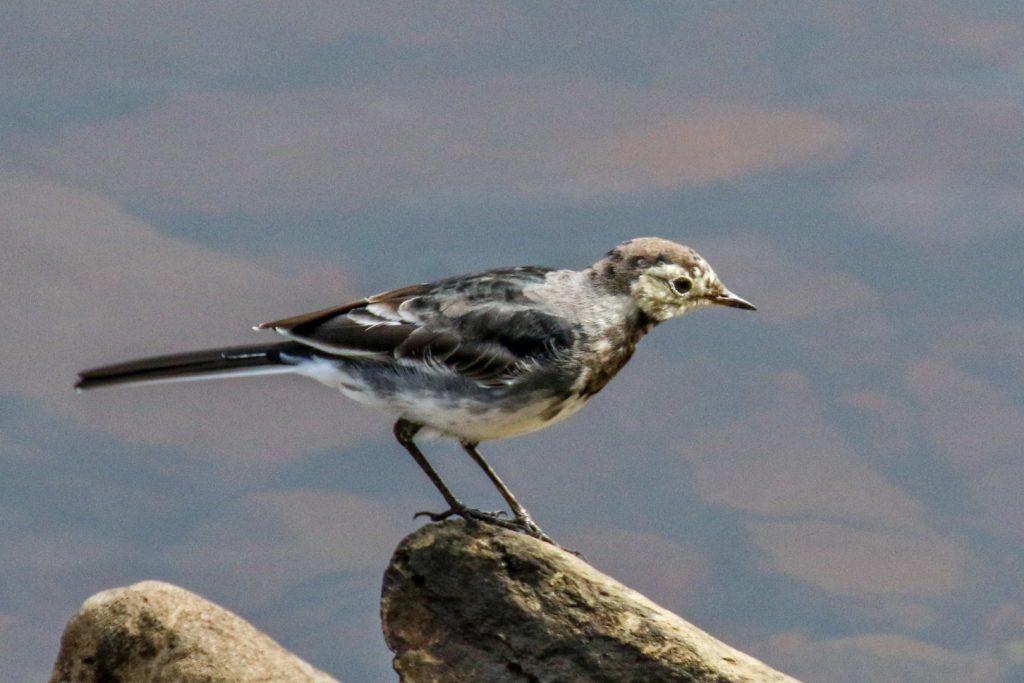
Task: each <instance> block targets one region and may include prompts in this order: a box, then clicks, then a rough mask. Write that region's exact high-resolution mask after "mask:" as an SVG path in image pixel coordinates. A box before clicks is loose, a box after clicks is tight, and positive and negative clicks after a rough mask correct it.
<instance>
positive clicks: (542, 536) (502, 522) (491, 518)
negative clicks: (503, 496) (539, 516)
mask: <svg viewBox="0 0 1024 683" xmlns="http://www.w3.org/2000/svg"><path fill="white" fill-rule="evenodd" d="M456 515H457V516H459V517H462V518H463V519H468V520H470V521H474V522H481V523H483V524H491V525H493V526H498V527H501V528H502V529H508V530H510V531H518V532H519V533H521V534H526V535H527V536H532V537H533V538H536V539H537V540H539V541H544V542H545V543H550V544H551V545H553V546H555V547H556V548H561V549H562V550H566V551H568V552H570V553H572V554H573V555H579V553H578V552H576V551H575V550H570V549H569V548H564V547H562V546H560V545H559V544H558V543H556V542H555V541H553V540H552V539H551V537H550V536H548V535H547V534H546V533H544V530H543V529H541V528H540V527H539V526H538V525H537V523H536V522H534V521H533V518H532V517H530V515H529V514H528V513H525V512H524V513H523V514H520V515H516V516H515V518H513V519H507V517H508V513H506V512H505V511H504V510H497V511H495V512H484V511H483V510H477V509H475V508H471V507H466V506H463V505H460V506H458V507H452V508H449V509H447V510H445V511H444V512H428V511H425V510H424V511H421V512H417V513H416V514H415V515H413V518H416V517H426V518H427V519H429V520H430V521H431V522H443V521H444V520H446V519H448V518H449V517H454V516H456Z"/></svg>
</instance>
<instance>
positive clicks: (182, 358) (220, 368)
mask: <svg viewBox="0 0 1024 683" xmlns="http://www.w3.org/2000/svg"><path fill="white" fill-rule="evenodd" d="M289 351H291V352H294V353H295V355H294V356H289V357H288V358H287V359H286V358H283V356H287V354H288V352H289ZM308 353H309V349H308V348H307V347H303V346H302V345H301V344H296V343H295V342H282V343H278V344H260V345H254V346H232V347H229V348H222V349H206V350H203V351H191V352H189V353H177V354H174V355H170V356H155V357H152V358H140V359H138V360H132V361H128V362H127V363H118V364H117V365H106V366H104V367H101V368H93V369H92V370H86V371H84V372H80V373H78V382H77V383H76V384H75V389H77V390H78V391H85V390H86V389H95V388H97V387H106V386H111V385H115V384H153V383H157V382H184V381H188V380H195V379H213V378H215V377H231V376H244V375H269V374H274V373H280V372H292V371H293V370H294V367H295V362H296V360H297V358H296V356H298V357H301V356H304V355H308Z"/></svg>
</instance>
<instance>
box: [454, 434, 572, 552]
mask: <svg viewBox="0 0 1024 683" xmlns="http://www.w3.org/2000/svg"><path fill="white" fill-rule="evenodd" d="M461 443H462V448H463V449H464V450H465V451H466V452H467V453H469V457H471V458H473V461H474V462H475V463H476V464H477V465H479V466H480V469H482V470H483V471H484V473H485V474H486V475H487V478H488V479H490V480H491V483H492V484H494V488H496V489H498V493H500V494H501V497H502V498H504V499H505V502H506V503H508V506H509V507H510V508H511V509H512V514H513V515H514V516H515V523H516V524H518V525H519V526H520V527H521V529H522V530H523V531H525V532H526V533H528V534H529V535H531V536H534V537H535V538H539V539H540V540H542V541H548V542H549V543H553V541H552V540H551V538H550V537H548V535H547V534H545V533H544V531H543V530H541V528H540V527H539V526H537V523H536V522H534V521H533V518H532V517H531V516H530V513H529V512H528V511H527V510H526V508H524V507H523V506H522V505H521V504H520V503H519V501H518V500H516V497H515V496H513V495H512V492H511V491H510V490H509V488H508V487H507V486H505V482H503V481H502V480H501V477H499V476H498V473H497V472H495V471H494V468H492V467H491V466H490V464H488V462H487V461H486V460H484V456H482V455H480V451H478V450H477V449H476V447H477V444H475V443H470V442H468V441H462V442H461Z"/></svg>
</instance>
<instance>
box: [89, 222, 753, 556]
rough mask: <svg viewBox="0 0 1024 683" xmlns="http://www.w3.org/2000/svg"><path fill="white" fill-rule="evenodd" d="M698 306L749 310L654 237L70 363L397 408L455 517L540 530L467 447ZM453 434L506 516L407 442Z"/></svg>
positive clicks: (576, 394)
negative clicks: (233, 341)
mask: <svg viewBox="0 0 1024 683" xmlns="http://www.w3.org/2000/svg"><path fill="white" fill-rule="evenodd" d="M711 304H719V305H723V306H732V307H734V308H744V309H748V310H755V309H754V306H753V305H752V304H750V303H748V302H747V301H744V300H743V299H741V298H739V297H738V296H736V295H735V294H733V293H732V292H730V291H729V290H728V289H726V288H725V286H724V285H723V284H722V283H721V281H719V279H718V276H717V275H715V272H714V271H713V270H712V269H711V266H710V265H708V263H707V261H705V260H704V259H703V258H701V256H700V255H699V254H697V252H695V251H694V250H693V249H691V248H689V247H685V246H682V245H680V244H676V243H674V242H669V241H667V240H663V239H659V238H655V237H643V238H638V239H634V240H630V241H628V242H624V243H622V244H620V245H619V246H617V247H615V248H614V249H612V250H611V251H610V252H608V254H607V255H606V256H605V257H604V258H602V259H601V260H600V261H598V262H597V263H595V264H594V265H592V266H590V267H589V268H586V269H584V270H580V271H575V270H554V269H551V268H541V267H535V266H521V267H518V268H500V269H496V270H488V271H484V272H482V273H477V274H474V275H463V276H460V277H452V278H448V279H445V280H439V281H437V282H431V283H427V284H419V285H412V286H409V287H402V288H400V289H394V290H391V291H389V292H383V293H381V294H375V295H373V296H371V297H367V298H365V299H361V300H359V301H355V302H352V303H349V304H345V305H343V306H337V307H334V308H327V309H323V310H320V311H315V312H313V313H307V314H305V315H299V316H295V317H293V318H285V319H283V320H275V321H273V322H268V323H263V324H261V325H257V326H256V327H255V328H254V329H258V330H274V331H275V332H278V333H279V334H281V335H283V336H284V337H286V338H287V339H288V341H284V342H277V343H270V344H258V345H252V346H238V347H231V348H219V349H209V350H203V351H192V352H190V353H182V354H175V355H169V356H159V357H155V358H143V359H140V360H134V361H129V362H127V363H121V364H118V365H109V366H106V367H101V368H96V369H94V370H87V371H85V372H82V373H81V374H80V376H79V381H78V383H77V384H76V385H75V386H76V388H77V389H79V390H84V389H92V388H94V387H101V386H107V385H113V384H152V383H157V382H177V381H183V380H194V379H207V378H215V377H236V376H247V375H266V374H274V373H283V372H290V373H296V374H299V375H305V376H307V377H311V378H313V379H315V380H317V381H319V382H321V383H323V384H326V385H327V386H329V387H334V388H336V389H339V390H340V391H341V393H343V394H345V395H346V396H349V397H351V398H353V399H355V400H356V401H359V402H360V403H364V404H366V405H369V406H373V407H376V408H380V409H381V410H384V411H386V412H388V413H391V414H392V415H395V416H397V418H398V421H397V422H395V426H394V432H395V436H396V437H397V438H398V441H399V443H401V444H402V446H404V447H405V449H406V450H407V451H409V453H410V454H411V455H412V457H413V459H415V461H416V463H417V464H418V465H419V466H420V468H422V470H423V471H424V472H425V473H426V475H427V476H428V477H429V478H430V481H432V482H433V484H434V486H436V487H437V489H438V491H440V492H441V495H442V496H444V500H445V502H446V503H447V505H448V510H446V511H445V512H442V513H420V514H425V515H427V516H429V517H430V518H431V519H433V520H434V521H438V520H441V519H444V518H447V517H449V516H451V515H460V516H462V517H465V518H469V519H476V520H480V521H484V522H488V523H491V524H497V525H500V526H503V527H506V528H511V529H516V530H519V531H525V532H527V533H529V534H531V535H533V536H536V537H538V538H543V539H545V540H550V539H548V538H547V536H545V535H544V534H543V532H542V531H541V530H540V528H539V527H538V526H537V525H536V524H535V523H534V521H533V519H532V518H531V517H530V515H529V513H528V512H527V511H526V508H524V507H523V506H522V505H520V504H519V501H517V500H516V499H515V496H513V495H512V492H511V491H509V489H508V487H507V486H505V484H504V483H503V482H502V481H501V479H500V478H499V477H498V475H497V473H495V471H494V470H493V469H492V468H491V466H490V465H489V464H487V462H486V461H485V460H484V458H483V457H482V456H481V455H480V453H479V451H478V450H477V445H478V444H479V443H480V442H481V441H487V440H492V439H505V438H508V437H511V436H518V435H520V434H526V433H529V432H533V431H536V430H538V429H541V428H543V427H547V426H548V425H550V424H554V423H555V422H558V421H560V420H564V419H565V418H567V417H568V416H569V415H572V414H573V413H575V412H576V411H577V410H579V409H580V408H581V407H582V406H583V404H584V403H586V402H587V399H589V398H590V397H591V396H593V395H594V394H596V393H597V392H598V391H600V390H601V389H602V388H603V387H604V385H605V384H607V383H608V381H609V380H610V379H611V378H612V377H614V376H615V373H617V372H618V371H619V370H620V369H621V368H622V366H623V365H625V363H626V361H628V360H629V358H630V356H632V355H633V350H634V349H635V348H636V344H637V342H638V341H640V338H641V337H643V336H644V334H646V333H647V332H649V331H650V330H651V329H652V328H653V327H654V326H655V325H657V324H658V323H660V322H663V321H665V320H668V319H670V318H675V317H678V316H680V315H683V314H684V313H689V312H690V311H695V310H697V309H698V308H703V307H705V306H709V305H711ZM424 433H427V434H432V435H434V436H446V437H451V438H454V439H458V441H459V443H460V444H462V447H463V448H464V449H465V451H466V452H467V453H468V454H469V456H470V457H471V458H473V460H474V461H475V462H476V463H477V465H479V466H480V467H481V468H482V469H483V471H484V472H485V473H486V474H487V476H488V478H490V480H491V482H492V483H493V484H494V486H495V487H496V488H497V490H498V491H499V493H501V495H502V497H503V498H504V499H505V501H507V503H508V505H509V507H510V508H511V510H512V514H513V515H514V520H509V519H505V518H503V517H502V516H501V514H500V513H485V512H481V511H480V510H475V509H473V508H469V507H467V506H466V505H464V504H463V503H462V502H461V501H459V500H458V499H457V498H456V497H455V496H454V495H453V494H452V492H451V490H450V489H449V488H448V486H447V485H446V484H445V483H444V481H443V480H442V479H441V477H440V476H439V475H438V474H437V472H436V471H435V470H434V468H433V467H431V465H430V463H428V462H427V459H426V458H425V457H424V456H423V453H422V452H421V451H420V449H419V448H418V447H417V446H416V444H415V443H414V442H413V437H414V436H416V435H417V434H424Z"/></svg>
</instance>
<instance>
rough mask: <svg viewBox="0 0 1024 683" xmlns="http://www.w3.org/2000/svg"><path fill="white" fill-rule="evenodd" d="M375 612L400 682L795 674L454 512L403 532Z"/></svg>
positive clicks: (709, 679)
mask: <svg viewBox="0 0 1024 683" xmlns="http://www.w3.org/2000/svg"><path fill="white" fill-rule="evenodd" d="M638 561H642V559H640V560H638ZM381 616H382V619H383V623H384V637H385V640H387V643H388V646H389V647H390V648H391V649H392V651H393V652H394V653H395V658H394V666H395V669H396V671H398V673H399V676H400V678H401V680H402V682H403V683H428V682H435V681H444V682H446V683H457V682H463V681H464V682H467V683H468V682H470V681H473V682H477V681H487V682H488V683H503V682H505V681H509V682H512V681H515V682H516V683H524V682H531V683H548V682H551V683H554V682H555V681H560V682H561V681H565V682H568V681H574V682H575V681H580V682H582V681H595V682H596V681H602V682H607V683H631V682H634V683H656V682H661V681H665V682H669V681H678V682H684V681H686V682H699V683H769V682H771V683H798V682H797V681H796V680H795V679H793V678H790V677H789V676H786V675H785V674H782V673H779V672H778V671H775V670H773V669H771V668H769V667H768V666H767V665H765V664H763V663H761V662H760V661H758V660H756V659H754V658H753V657H750V656H749V655H746V654H743V653H742V652H739V651H737V650H735V649H733V648H731V647H729V646H728V645H726V644H724V643H722V642H720V641H718V640H716V639H715V638H713V637H711V636H710V635H708V634H706V633H704V632H703V631H701V630H700V629H698V628H696V627H695V626H693V625H692V624H689V623H687V622H686V621H684V620H683V619H681V618H679V617H678V616H676V615H675V614H672V613H671V612H669V611H668V610H665V609H663V608H661V607H659V606H658V605H656V604H654V603H653V602H651V601H650V600H648V599H647V598H645V597H644V596H642V595H640V594H639V593H637V592H636V591H633V590H631V589H629V588H627V587H625V586H623V585H622V584H620V583H618V582H617V581H615V580H614V579H612V578H610V577H608V576H605V575H604V574H602V573H600V572H598V571H597V570H596V569H594V568H593V567H591V566H590V565H588V564H587V563H586V562H584V561H583V560H581V559H579V558H577V557H575V556H573V555H571V554H570V553H567V552H565V551H563V550H560V549H558V548H556V547H554V546H552V545H550V544H547V543H543V542H540V541H537V540H535V539H533V538H530V537H528V536H525V535H523V534H518V533H514V532H510V531H506V530H503V529H499V528H495V527H490V526H478V525H467V524H466V523H464V522H462V521H448V522H445V523H442V524H430V525H427V526H425V527H423V528H422V529H420V530H419V531H417V532H415V533H413V534H411V535H410V536H408V537H406V539H405V540H403V541H402V543H401V544H400V545H399V546H398V548H397V549H396V551H395V554H394V556H393V558H392V561H391V564H390V566H389V567H388V570H387V572H386V573H385V575H384V588H383V596H382V601H381Z"/></svg>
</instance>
